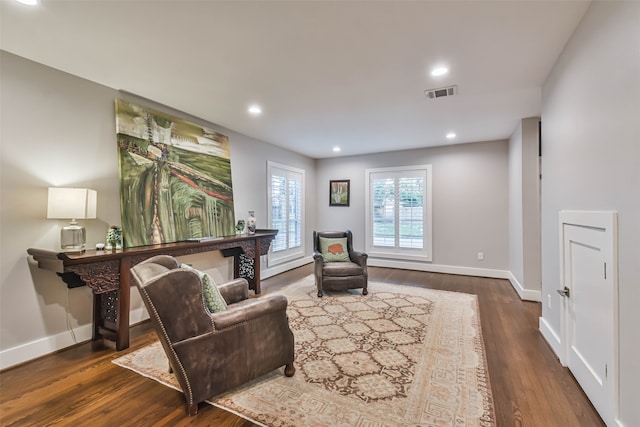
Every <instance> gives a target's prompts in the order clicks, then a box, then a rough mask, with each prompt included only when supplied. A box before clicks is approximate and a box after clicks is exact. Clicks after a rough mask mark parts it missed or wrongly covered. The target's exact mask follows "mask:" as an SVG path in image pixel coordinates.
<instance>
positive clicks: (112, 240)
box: [105, 225, 122, 250]
mask: <svg viewBox="0 0 640 427" xmlns="http://www.w3.org/2000/svg"><path fill="white" fill-rule="evenodd" d="M105 249H107V250H115V249H122V228H121V227H117V226H115V225H112V226H111V228H109V231H107V246H106V247H105Z"/></svg>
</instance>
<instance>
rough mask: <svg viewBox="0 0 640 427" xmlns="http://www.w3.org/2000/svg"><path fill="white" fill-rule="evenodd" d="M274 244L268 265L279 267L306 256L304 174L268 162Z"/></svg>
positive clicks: (270, 220) (300, 170) (297, 170)
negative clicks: (274, 231)
mask: <svg viewBox="0 0 640 427" xmlns="http://www.w3.org/2000/svg"><path fill="white" fill-rule="evenodd" d="M267 175H268V180H267V183H268V189H267V193H268V194H269V206H268V215H269V218H268V221H269V224H270V228H272V229H277V230H278V234H277V236H276V238H275V239H274V240H273V241H272V242H271V250H270V251H269V256H268V264H269V265H270V266H271V265H277V264H280V263H283V262H286V261H290V260H292V259H295V258H299V257H302V256H304V170H302V169H297V168H293V167H290V166H286V165H281V164H278V163H275V162H267Z"/></svg>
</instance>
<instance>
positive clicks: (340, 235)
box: [313, 230, 369, 298]
mask: <svg viewBox="0 0 640 427" xmlns="http://www.w3.org/2000/svg"><path fill="white" fill-rule="evenodd" d="M367 257H368V255H367V254H366V253H364V252H356V251H354V250H353V235H352V234H351V231H349V230H347V231H314V232H313V262H314V275H315V279H316V287H317V288H318V297H320V298H322V291H323V290H335V291H341V290H345V289H360V288H362V295H367V283H368V277H369V276H368V274H367Z"/></svg>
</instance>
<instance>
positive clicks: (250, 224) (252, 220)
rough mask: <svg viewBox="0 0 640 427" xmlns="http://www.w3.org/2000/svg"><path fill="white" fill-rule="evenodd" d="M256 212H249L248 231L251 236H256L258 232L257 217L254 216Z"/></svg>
mask: <svg viewBox="0 0 640 427" xmlns="http://www.w3.org/2000/svg"><path fill="white" fill-rule="evenodd" d="M254 212H255V211H249V218H247V230H248V231H249V234H255V232H256V217H255V216H254Z"/></svg>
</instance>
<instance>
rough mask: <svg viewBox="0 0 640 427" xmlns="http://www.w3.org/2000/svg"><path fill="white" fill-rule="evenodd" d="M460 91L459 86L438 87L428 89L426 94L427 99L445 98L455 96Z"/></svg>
mask: <svg viewBox="0 0 640 427" xmlns="http://www.w3.org/2000/svg"><path fill="white" fill-rule="evenodd" d="M457 93H458V86H449V87H441V88H438V89H427V90H425V91H424V94H425V95H426V96H427V99H436V98H443V97H445V96H453V95H456V94H457Z"/></svg>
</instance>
